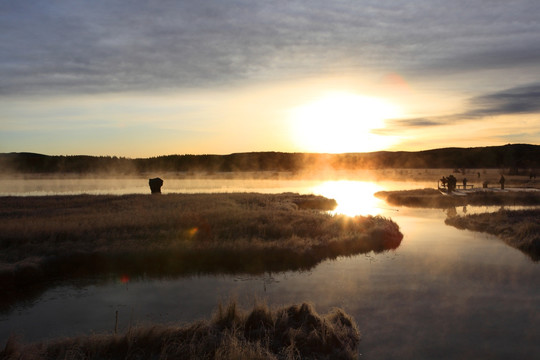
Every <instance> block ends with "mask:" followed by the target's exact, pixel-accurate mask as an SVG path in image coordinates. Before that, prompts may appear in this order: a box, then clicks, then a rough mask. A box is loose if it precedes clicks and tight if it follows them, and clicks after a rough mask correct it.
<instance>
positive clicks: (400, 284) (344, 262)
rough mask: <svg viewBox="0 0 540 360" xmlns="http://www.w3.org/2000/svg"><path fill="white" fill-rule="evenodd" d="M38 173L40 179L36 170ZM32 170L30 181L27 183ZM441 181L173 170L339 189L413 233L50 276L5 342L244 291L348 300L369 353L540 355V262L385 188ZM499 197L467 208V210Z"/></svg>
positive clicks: (267, 185) (199, 310)
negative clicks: (252, 263) (391, 244)
mask: <svg viewBox="0 0 540 360" xmlns="http://www.w3.org/2000/svg"><path fill="white" fill-rule="evenodd" d="M10 181H11V180H0V185H1V187H0V195H1V196H6V195H18V196H20V195H52V194H73V193H89V194H105V193H109V194H110V193H113V194H124V193H147V192H148V187H147V184H146V183H145V182H144V181H143V182H142V183H141V180H140V179H128V180H121V181H118V180H113V179H109V180H102V181H97V180H56V181H55V182H52V183H51V182H49V183H47V182H46V181H45V180H34V181H33V183H32V181H31V180H23V181H22V183H17V184H16V185H15V183H14V182H10ZM28 181H30V182H28ZM25 182H26V183H25ZM428 186H430V187H433V184H428V183H421V182H414V183H405V182H396V181H386V182H368V181H355V180H344V181H322V180H321V181H317V180H310V181H302V180H286V181H285V180H253V181H247V180H180V179H179V180H171V181H167V182H166V186H165V187H164V193H165V194H166V193H168V192H233V191H242V192H263V193H279V192H289V191H291V192H298V193H316V194H321V195H325V196H328V197H333V198H335V199H336V200H337V201H338V204H339V206H338V208H337V209H336V211H337V212H341V213H345V214H348V215H356V214H362V215H366V214H371V215H382V216H385V217H390V218H392V219H393V220H394V221H395V222H397V223H398V224H399V226H400V228H401V232H402V233H403V234H404V238H403V241H402V242H401V245H400V246H399V247H398V248H397V249H396V250H393V251H388V252H383V253H379V254H375V253H370V254H363V255H357V256H351V257H341V258H338V259H336V260H328V261H325V262H322V263H320V264H319V265H317V266H316V267H314V268H312V269H310V270H309V271H301V272H293V271H289V272H281V273H265V274H262V275H249V274H240V275H238V274H236V275H226V274H212V275H208V274H201V275H189V276H185V277H162V278H144V277H143V278H141V279H137V280H129V281H127V280H126V279H122V278H107V279H102V278H99V279H84V280H81V282H80V283H77V284H63V283H60V284H58V285H57V286H50V287H48V288H47V289H46V290H44V291H43V292H42V293H40V294H39V295H37V296H35V297H33V298H31V299H28V300H27V301H22V302H20V303H17V304H15V305H13V306H11V307H10V308H9V310H6V311H4V312H1V313H0V341H1V343H0V346H3V343H4V342H5V339H7V337H8V336H9V335H10V334H12V333H15V334H19V335H21V336H22V338H23V339H24V340H25V341H38V340H43V339H51V338H54V337H58V336H73V335H84V334H91V333H103V332H112V331H113V329H114V326H115V314H116V312H117V311H118V314H119V325H120V326H119V327H120V331H125V330H127V329H128V328H129V327H130V326H135V325H138V324H144V323H172V324H178V325H181V324H184V323H186V322H190V321H193V320H197V319H203V318H208V317H210V316H211V314H212V312H213V311H214V310H215V308H216V306H217V304H218V303H219V302H220V301H222V302H225V303H226V302H227V301H228V300H229V299H236V300H237V301H238V302H239V303H240V304H241V305H243V307H245V308H249V307H251V305H252V304H253V303H254V302H256V301H262V302H266V303H268V304H269V305H271V306H281V305H289V304H292V303H300V302H303V301H309V302H311V303H313V304H314V305H315V307H316V309H317V311H318V312H320V313H325V312H327V311H328V310H330V309H331V308H332V307H341V308H343V309H344V310H345V311H346V312H347V313H349V314H351V315H352V316H353V317H354V318H355V320H356V322H357V324H358V327H359V329H360V331H361V332H362V341H361V343H360V353H361V358H367V359H392V358H402V359H435V358H436V359H458V358H459V359H462V358H471V359H532V358H537V357H538V356H539V355H540V347H539V346H538V335H539V334H540V325H539V324H540V312H539V311H538V309H540V265H539V264H538V263H534V262H532V261H531V260H530V259H529V258H528V257H527V256H525V255H524V254H522V253H521V252H520V251H518V250H516V249H514V248H511V247H509V246H507V245H506V244H504V243H503V242H502V241H501V240H500V239H498V238H496V237H494V236H490V235H486V234H480V233H474V232H470V231H463V230H457V229H455V228H453V227H450V226H447V225H445V224H444V219H445V218H446V216H447V214H446V211H444V210H437V209H435V210H434V209H410V208H403V207H399V208H396V207H390V206H388V205H387V204H385V203H384V202H381V201H379V200H377V199H376V198H374V197H373V193H374V192H376V191H379V190H395V189H412V188H424V187H428ZM493 210H496V208H482V207H467V208H458V209H455V211H456V212H457V213H458V214H462V213H463V212H467V213H471V212H483V211H493Z"/></svg>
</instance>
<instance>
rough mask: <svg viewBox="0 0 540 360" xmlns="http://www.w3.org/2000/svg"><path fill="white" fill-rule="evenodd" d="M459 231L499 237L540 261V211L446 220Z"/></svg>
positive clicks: (509, 211)
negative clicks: (483, 233) (464, 230)
mask: <svg viewBox="0 0 540 360" xmlns="http://www.w3.org/2000/svg"><path fill="white" fill-rule="evenodd" d="M445 223H446V224H447V225H452V226H455V227H456V228H458V229H467V230H472V231H479V232H485V233H488V234H493V235H497V236H498V237H500V238H501V239H503V240H504V242H506V243H507V244H508V245H510V246H513V247H515V248H517V249H519V250H521V251H523V252H524V253H526V254H527V255H528V256H529V257H530V258H531V259H532V260H534V261H539V260H540V210H538V209H536V210H514V211H511V210H504V209H501V210H499V211H497V212H494V213H483V214H471V215H467V216H454V217H449V218H447V219H446V220H445Z"/></svg>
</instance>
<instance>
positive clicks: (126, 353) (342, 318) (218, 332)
mask: <svg viewBox="0 0 540 360" xmlns="http://www.w3.org/2000/svg"><path fill="white" fill-rule="evenodd" d="M359 342H360V333H359V331H358V328H357V326H356V323H355V321H354V320H353V319H352V318H351V317H350V316H349V315H347V314H346V313H345V312H344V311H343V310H341V309H333V310H332V311H330V312H329V313H328V314H326V315H322V316H321V315H319V314H318V313H317V312H316V311H315V309H314V308H313V306H312V305H310V304H306V303H303V304H300V305H293V306H290V307H284V308H281V309H278V310H275V311H272V310H271V309H269V308H268V307H267V306H266V305H255V307H254V308H253V309H252V310H251V312H249V313H248V312H245V311H242V310H240V309H238V307H237V305H236V303H235V302H231V303H229V305H228V306H226V307H223V306H221V305H220V306H219V307H218V309H217V311H216V312H215V314H214V316H213V318H212V319H211V320H210V321H198V322H195V323H192V324H189V325H186V326H182V327H176V326H164V325H158V326H146V327H139V328H133V329H130V330H128V331H127V332H126V334H124V335H92V336H87V337H78V338H68V339H59V340H54V341H50V342H45V343H38V344H30V345H24V344H21V343H19V342H17V340H16V339H15V338H14V337H12V338H10V339H8V341H7V343H6V346H5V349H4V350H3V352H2V353H0V357H1V358H2V359H6V360H8V359H9V360H11V359H13V360H15V359H20V360H30V359H32V360H53V359H55V360H56V359H58V360H60V359H62V360H72V359H73V360H74V359H81V360H83V359H88V360H90V359H111V360H112V359H223V360H227V359H231V360H232V359H287V360H288V359H356V358H357V357H358V344H359Z"/></svg>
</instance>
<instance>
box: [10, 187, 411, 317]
mask: <svg viewBox="0 0 540 360" xmlns="http://www.w3.org/2000/svg"><path fill="white" fill-rule="evenodd" d="M335 205H336V204H335V201H334V200H329V199H326V198H323V197H320V196H313V195H305V196H301V195H298V194H290V193H289V194H274V195H272V194H253V193H251V194H249V193H236V194H170V195H154V196H152V195H128V196H90V195H78V196H50V197H4V198H1V199H0V291H2V293H3V296H2V299H1V300H0V310H1V308H2V306H9V304H11V303H13V302H16V301H18V300H21V299H24V298H29V297H30V298H31V297H33V296H36V294H39V293H41V292H42V291H43V287H47V286H49V285H48V284H49V283H50V281H49V280H51V279H54V281H55V282H56V283H57V282H58V281H68V280H70V279H71V280H74V281H75V280H77V281H78V280H79V279H83V278H86V277H95V276H96V275H98V276H102V277H103V276H109V275H112V276H115V275H118V276H120V275H121V276H127V277H129V278H136V277H139V276H141V277H142V276H144V277H164V276H165V277H166V276H182V275H189V274H200V273H250V274H260V273H264V272H272V271H286V270H302V269H310V268H311V267H313V266H315V265H316V264H317V263H319V262H320V261H322V260H325V259H332V258H335V257H337V256H344V255H345V256H346V255H353V254H358V253H366V252H370V251H376V252H380V251H385V250H389V249H395V248H397V247H398V246H399V244H400V242H401V239H402V237H403V236H402V234H401V233H400V232H399V227H398V226H397V225H396V224H395V223H394V222H392V221H391V220H389V219H385V218H381V217H371V216H368V217H355V218H350V217H347V216H341V215H331V214H329V213H327V212H324V211H320V210H321V209H331V208H333V207H334V206H335Z"/></svg>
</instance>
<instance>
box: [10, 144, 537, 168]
mask: <svg viewBox="0 0 540 360" xmlns="http://www.w3.org/2000/svg"><path fill="white" fill-rule="evenodd" d="M392 168H394V169H396V168H416V169H421V168H469V169H471V168H499V169H505V170H507V171H508V172H510V173H519V172H520V171H526V170H528V169H538V168H540V146H538V145H527V144H514V145H504V146H492V147H476V148H444V149H434V150H426V151H418V152H406V151H397V152H391V151H378V152H372V153H347V154H315V153H284V152H252V153H237V154H230V155H166V156H158V157H151V158H139V159H130V158H123V157H116V156H84V155H76V156H48V155H41V154H33V153H9V154H0V172H1V173H9V172H17V173H76V174H93V173H103V174H104V173H107V174H115V175H121V174H125V175H127V174H141V173H147V172H156V171H173V172H245V171H287V172H297V171H303V170H318V169H334V170H355V169H392Z"/></svg>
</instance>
